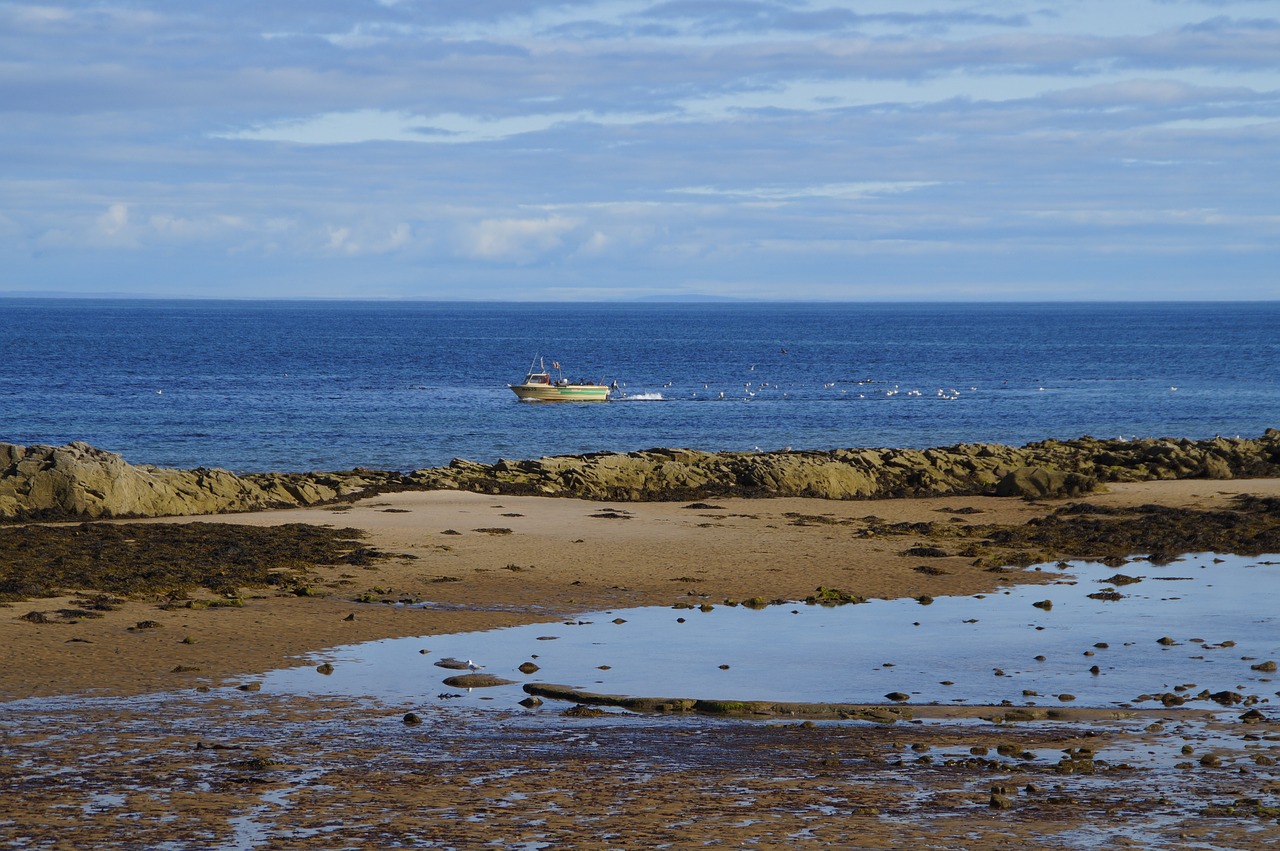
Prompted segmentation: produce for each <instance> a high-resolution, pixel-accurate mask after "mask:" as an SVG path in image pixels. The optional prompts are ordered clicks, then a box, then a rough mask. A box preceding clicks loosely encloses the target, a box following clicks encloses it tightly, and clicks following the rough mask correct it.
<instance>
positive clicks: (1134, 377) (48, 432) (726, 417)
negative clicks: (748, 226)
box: [0, 297, 1280, 472]
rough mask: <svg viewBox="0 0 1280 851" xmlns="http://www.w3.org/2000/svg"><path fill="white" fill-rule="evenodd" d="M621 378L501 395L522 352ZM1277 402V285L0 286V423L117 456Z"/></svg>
mask: <svg viewBox="0 0 1280 851" xmlns="http://www.w3.org/2000/svg"><path fill="white" fill-rule="evenodd" d="M540 362H543V363H545V364H546V366H547V367H548V368H550V367H551V366H552V364H553V363H558V364H560V365H561V369H562V371H563V374H564V376H565V377H566V378H569V379H574V380H576V379H580V378H581V379H590V380H593V381H602V382H605V383H612V382H615V381H616V382H617V384H618V388H619V391H620V392H619V394H618V396H617V397H616V398H615V399H613V400H611V401H609V402H606V403H594V404H593V403H575V404H547V403H529V402H520V401H518V400H517V399H516V397H515V395H514V394H513V393H512V392H511V391H510V389H508V385H509V384H513V383H518V382H519V381H520V380H521V378H522V377H523V376H524V374H525V372H527V371H528V370H529V368H530V366H531V365H534V364H538V363H540ZM1270 427H1280V302H1246V303H1242V302H1221V303H1203V302H1195V303H1187V302H1178V303H1007V304H993V303H773V302H770V303H754V302H752V303H748V302H705V303H704V302H698V303H648V302H627V303H582V304H565V303H550V304H547V303H492V302H447V303H445V302H401V301H395V302H372V301H216V300H210V301H199V300H130V299H52V298H18V297H11V298H3V299H0V442H8V443H17V444H24V445H29V444H52V445H61V444H65V443H68V442H70V441H75V440H79V441H86V442H88V443H90V444H92V445H94V446H97V447H100V448H102V449H107V450H110V451H113V452H118V453H120V454H122V455H123V456H124V457H125V459H126V460H128V461H130V462H132V463H135V464H155V465H159V466H166V467H180V468H194V467H220V468H224V469H228V470H232V471H235V472H260V471H310V470H347V469H352V468H355V467H366V468H374V469H385V470H405V471H408V470H414V469H420V468H424V467H434V466H440V465H443V464H447V463H448V462H449V461H450V459H452V458H455V457H460V458H467V459H471V460H475V461H483V462H493V461H496V460H498V459H499V458H508V459H522V458H536V457H540V456H544V455H557V454H578V453H587V452H600V451H612V452H626V451H634V450H642V449H648V448H652V447H689V448H695V449H704V450H729V451H738V452H751V451H757V450H758V451H769V450H778V449H784V448H788V447H789V448H792V449H796V450H799V449H823V450H825V449H835V448H845V447H917V448H924V447H930V446H947V445H952V444H956V443H978V442H998V443H1007V444H1014V445H1021V444H1024V443H1027V442H1031V441H1037V440H1043V439H1046V438H1059V439H1070V438H1076V437H1080V436H1082V435H1092V436H1094V437H1099V438H1109V439H1110V438H1126V439H1133V438H1140V437H1187V438H1194V439H1199V438H1210V437H1213V436H1215V435H1223V436H1228V437H1234V436H1237V435H1239V436H1244V437H1256V436H1258V435H1260V434H1261V433H1262V432H1263V431H1264V430H1265V429H1267V428H1270Z"/></svg>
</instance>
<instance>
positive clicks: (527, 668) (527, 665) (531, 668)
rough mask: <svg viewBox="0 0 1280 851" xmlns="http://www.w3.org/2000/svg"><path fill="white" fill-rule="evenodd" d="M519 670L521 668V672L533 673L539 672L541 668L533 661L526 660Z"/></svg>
mask: <svg viewBox="0 0 1280 851" xmlns="http://www.w3.org/2000/svg"><path fill="white" fill-rule="evenodd" d="M519 670H520V673H522V674H532V673H535V672H537V671H538V670H539V668H538V666H537V665H535V664H533V663H532V662H524V663H522V664H521V665H520V669H519Z"/></svg>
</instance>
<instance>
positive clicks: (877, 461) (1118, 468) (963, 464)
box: [411, 429, 1280, 501]
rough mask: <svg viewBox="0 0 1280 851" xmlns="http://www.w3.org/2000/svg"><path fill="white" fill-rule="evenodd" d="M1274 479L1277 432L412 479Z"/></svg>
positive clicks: (662, 490) (1054, 487) (716, 490)
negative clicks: (1197, 438) (1244, 436)
mask: <svg viewBox="0 0 1280 851" xmlns="http://www.w3.org/2000/svg"><path fill="white" fill-rule="evenodd" d="M1278 475H1280V431H1277V430H1275V429H1268V430H1267V432H1266V434H1264V435H1263V436H1262V437H1260V438H1258V439H1253V440H1250V439H1241V438H1234V439H1227V438H1221V437H1219V438H1214V439H1212V440H1201V441H1191V440H1173V439H1145V440H1128V441H1126V440H1095V439H1094V438H1090V437H1083V438H1080V439H1078V440H1069V441H1058V440H1046V441H1041V442H1039V443H1031V444H1028V445H1026V446H1023V447H1012V446H1003V445H1000V444H984V443H979V444H959V445H956V446H948V447H943V448H936V449H837V450H833V451H814V450H809V451H799V452H765V453H758V452H745V453H744V452H698V451H695V450H690V449H650V450H647V451H644V452H629V453H626V454H620V453H597V454H591V455H566V456H556V457H550V458H539V459H536V460H527V461H499V462H497V463H496V464H478V463H475V462H473V461H464V460H461V459H455V460H454V461H453V462H452V463H450V465H449V466H448V467H444V468H437V469H433V470H420V471H418V472H416V473H414V474H413V475H412V476H411V479H412V480H413V481H414V482H415V483H416V484H419V485H421V486H424V487H429V488H461V489H465V490H474V491H480V492H487V493H509V494H543V495H549V496H574V497H584V498H587V499H601V500H633V501H634V500H681V499H702V498H707V497H715V496H747V497H755V496H801V497H820V498H823V499H869V498H890V497H923V496H946V495H992V496H1021V497H1074V496H1079V495H1081V494H1084V493H1088V492H1089V491H1091V490H1094V489H1095V488H1097V487H1098V485H1099V484H1102V483H1106V482H1129V481H1144V480H1150V479H1186V478H1200V479H1226V478H1234V477H1259V476H1278Z"/></svg>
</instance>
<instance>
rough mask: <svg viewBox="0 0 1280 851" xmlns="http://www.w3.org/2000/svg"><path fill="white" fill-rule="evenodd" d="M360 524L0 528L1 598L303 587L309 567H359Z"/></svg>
mask: <svg viewBox="0 0 1280 851" xmlns="http://www.w3.org/2000/svg"><path fill="white" fill-rule="evenodd" d="M363 537H364V533H363V532H361V531H360V530H358V529H334V528H327V527H323V526H312V525H307V524H302V523H287V524H284V525H281V526H264V527H259V526H247V525H232V524H227V523H183V524H168V523H165V524H129V525H116V524H109V523H83V524H81V525H78V526H15V527H0V600H7V601H16V600H24V599H28V598H31V597H56V596H59V595H61V594H63V593H65V592H67V591H77V592H85V591H93V592H100V593H105V594H121V595H125V596H129V597H135V598H152V599H155V598H166V597H167V598H170V599H173V598H181V597H183V596H185V595H186V594H188V593H190V592H191V591H193V590H195V589H197V588H207V589H209V590H210V591H213V592H215V593H218V594H234V593H236V592H237V591H238V590H239V589H241V588H252V587H267V586H276V587H281V588H289V589H291V588H296V587H301V585H302V584H303V583H305V577H306V575H307V573H308V571H309V570H310V568H312V567H314V566H316V565H325V564H339V563H353V564H354V563H359V564H365V563H368V562H370V561H371V560H374V559H377V558H379V557H381V556H382V555H383V554H381V553H378V552H377V551H371V550H369V549H368V548H367V547H362V546H361V544H360V539H361V538H363Z"/></svg>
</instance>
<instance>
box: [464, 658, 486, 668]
mask: <svg viewBox="0 0 1280 851" xmlns="http://www.w3.org/2000/svg"><path fill="white" fill-rule="evenodd" d="M483 667H484V665H477V664H476V663H475V662H472V661H471V660H470V659H468V660H467V670H468V671H478V670H480V669H481V668H483Z"/></svg>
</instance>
